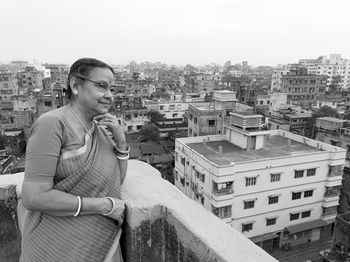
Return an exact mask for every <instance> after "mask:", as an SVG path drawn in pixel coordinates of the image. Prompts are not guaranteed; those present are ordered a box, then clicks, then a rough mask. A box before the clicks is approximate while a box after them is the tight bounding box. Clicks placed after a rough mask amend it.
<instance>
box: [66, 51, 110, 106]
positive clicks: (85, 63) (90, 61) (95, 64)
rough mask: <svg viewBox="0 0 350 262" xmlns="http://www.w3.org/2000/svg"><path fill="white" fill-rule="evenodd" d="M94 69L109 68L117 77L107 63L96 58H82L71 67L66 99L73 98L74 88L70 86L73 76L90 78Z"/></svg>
mask: <svg viewBox="0 0 350 262" xmlns="http://www.w3.org/2000/svg"><path fill="white" fill-rule="evenodd" d="M94 68H107V69H109V70H111V72H112V73H113V75H115V72H114V70H113V68H112V67H110V66H109V65H107V64H106V63H105V62H102V61H100V60H97V59H95V58H81V59H78V60H77V61H75V62H74V64H73V65H72V66H71V68H70V70H69V74H68V81H67V89H66V95H65V96H66V97H67V98H68V99H71V97H72V88H71V86H70V80H71V78H72V77H73V76H79V75H80V76H84V77H89V74H90V71H91V70H92V69H94Z"/></svg>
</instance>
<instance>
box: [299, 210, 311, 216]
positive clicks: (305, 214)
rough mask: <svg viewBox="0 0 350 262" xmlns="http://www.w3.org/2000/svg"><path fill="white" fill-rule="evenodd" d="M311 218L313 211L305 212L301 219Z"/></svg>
mask: <svg viewBox="0 0 350 262" xmlns="http://www.w3.org/2000/svg"><path fill="white" fill-rule="evenodd" d="M309 216H311V211H310V210H309V211H304V212H302V213H301V218H305V217H309Z"/></svg>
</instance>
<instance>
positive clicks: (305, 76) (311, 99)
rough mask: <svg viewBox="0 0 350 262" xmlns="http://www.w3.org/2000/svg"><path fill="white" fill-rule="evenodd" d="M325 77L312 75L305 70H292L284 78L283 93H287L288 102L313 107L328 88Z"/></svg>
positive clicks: (282, 83)
mask: <svg viewBox="0 0 350 262" xmlns="http://www.w3.org/2000/svg"><path fill="white" fill-rule="evenodd" d="M327 78H328V76H325V75H311V74H309V73H308V72H307V69H305V68H297V69H293V70H290V72H289V74H287V75H283V76H282V80H281V81H282V82H281V91H282V92H285V93H287V94H288V95H287V101H288V103H291V104H296V105H311V104H313V103H315V101H316V99H317V97H318V96H320V95H322V94H324V92H325V90H326V87H327Z"/></svg>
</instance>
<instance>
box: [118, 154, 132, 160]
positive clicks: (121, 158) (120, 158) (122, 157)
mask: <svg viewBox="0 0 350 262" xmlns="http://www.w3.org/2000/svg"><path fill="white" fill-rule="evenodd" d="M117 158H118V159H119V160H128V159H129V153H127V154H126V156H120V155H117Z"/></svg>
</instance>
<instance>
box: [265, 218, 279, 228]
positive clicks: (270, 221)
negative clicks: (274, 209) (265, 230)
mask: <svg viewBox="0 0 350 262" xmlns="http://www.w3.org/2000/svg"><path fill="white" fill-rule="evenodd" d="M276 220H277V218H266V226H271V225H274V224H276Z"/></svg>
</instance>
